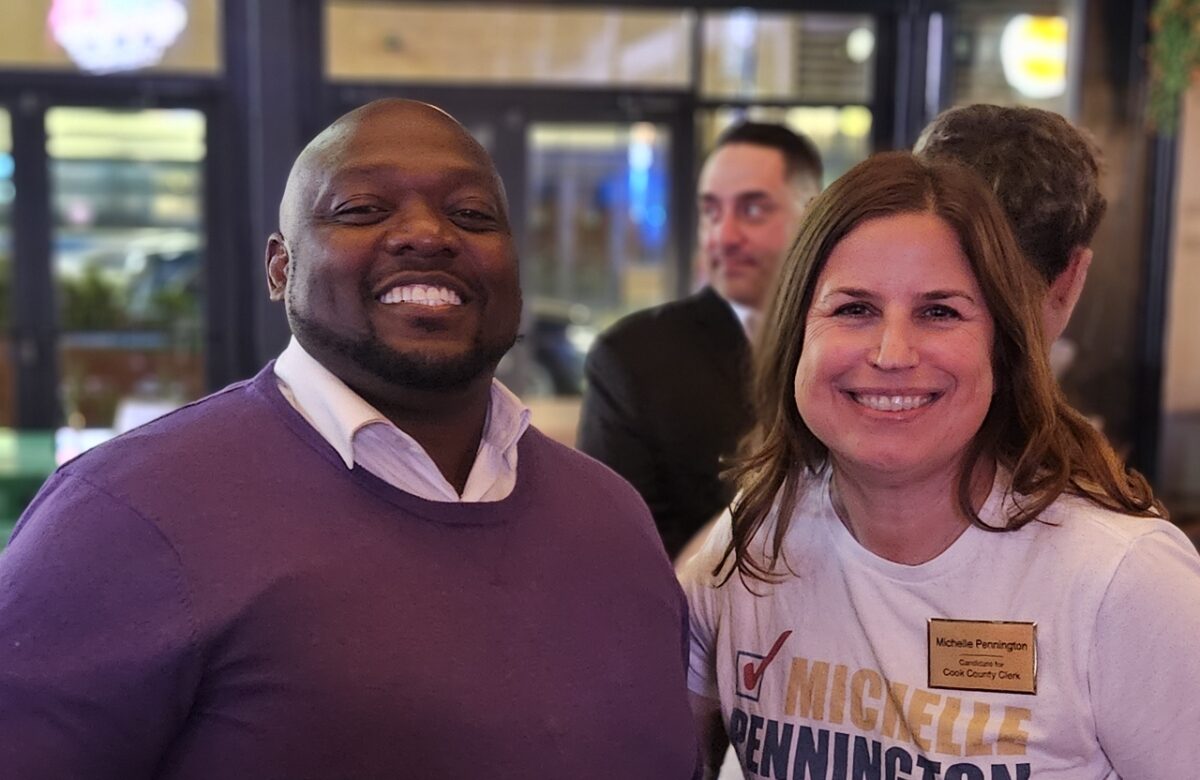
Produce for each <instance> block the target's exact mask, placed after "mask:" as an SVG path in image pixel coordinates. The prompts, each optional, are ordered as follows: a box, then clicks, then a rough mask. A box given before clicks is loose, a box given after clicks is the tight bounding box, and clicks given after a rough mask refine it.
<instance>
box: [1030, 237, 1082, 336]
mask: <svg viewBox="0 0 1200 780" xmlns="http://www.w3.org/2000/svg"><path fill="white" fill-rule="evenodd" d="M1091 265H1092V250H1091V248H1090V247H1086V246H1077V247H1075V248H1074V249H1072V250H1071V254H1070V255H1069V256H1068V258H1067V267H1066V268H1064V269H1063V272H1062V273H1061V274H1059V275H1058V277H1057V278H1056V279H1055V280H1054V281H1052V282H1051V283H1050V287H1049V289H1047V290H1046V298H1045V300H1044V301H1043V302H1042V325H1043V326H1044V328H1045V335H1046V343H1047V344H1050V343H1053V342H1054V340H1055V339H1057V338H1058V337H1059V336H1061V335H1062V333H1063V331H1064V330H1066V328H1067V322H1068V321H1069V320H1070V319H1071V312H1073V311H1075V304H1077V303H1079V296H1080V295H1082V294H1083V283H1084V282H1086V281H1087V275H1088V268H1090V267H1091Z"/></svg>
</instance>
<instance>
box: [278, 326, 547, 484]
mask: <svg viewBox="0 0 1200 780" xmlns="http://www.w3.org/2000/svg"><path fill="white" fill-rule="evenodd" d="M275 375H276V376H277V377H279V379H280V380H282V381H283V383H284V384H285V385H286V386H287V388H288V390H289V392H290V393H291V396H292V399H294V402H295V403H294V404H293V406H295V407H296V409H297V411H299V412H300V414H301V415H302V416H303V417H304V419H306V420H308V422H309V424H311V425H312V426H313V428H315V429H316V430H317V433H319V434H321V438H323V439H325V441H327V442H329V444H330V446H332V447H333V448H334V449H335V450H336V451H337V454H338V456H339V457H341V459H342V462H343V463H345V464H346V468H353V467H354V435H355V434H356V433H357V432H358V431H359V430H360V429H361V428H363V427H364V426H366V425H370V424H372V423H383V424H385V425H389V426H391V427H393V428H395V427H396V426H395V425H394V424H393V423H392V421H391V420H389V419H387V417H385V416H384V415H383V413H382V412H380V411H379V410H378V409H376V408H375V407H374V406H372V405H371V404H369V403H367V402H366V401H365V400H364V399H363V398H362V396H360V395H359V394H358V393H356V392H354V391H353V390H351V389H350V388H349V387H347V386H346V383H345V382H343V381H342V380H340V379H338V378H337V377H336V376H335V375H334V374H333V372H331V371H330V370H329V369H327V368H325V366H323V365H321V363H320V362H319V361H318V360H317V359H316V358H314V357H313V356H312V355H310V354H308V351H307V350H305V349H304V347H302V346H300V342H299V341H297V340H296V337H295V336H293V337H292V338H291V340H290V341H289V342H288V345H287V348H286V349H284V350H283V353H282V354H280V356H279V358H278V359H277V360H276V361H275ZM529 417H530V410H529V407H527V406H525V405H524V404H523V403H521V400H520V399H519V398H517V396H516V395H514V394H513V393H512V391H511V390H509V389H508V388H507V387H505V386H504V385H503V384H501V383H500V381H499V380H497V379H494V378H493V379H492V386H491V400H490V403H489V404H488V417H487V422H486V423H485V424H484V429H483V439H482V441H481V446H482V445H484V444H486V445H488V446H491V447H493V448H495V449H496V450H498V451H500V452H506V451H508V450H510V449H511V448H512V447H514V446H515V445H516V443H517V441H518V440H519V439H520V438H521V435H522V434H524V433H525V429H526V428H528V427H529ZM396 430H400V429H399V428H396ZM400 433H402V434H404V435H405V436H406V437H407V438H409V439H411V437H409V436H408V434H406V433H404V431H400ZM413 443H414V444H416V442H415V440H414V441H413ZM416 446H417V447H418V449H420V445H416Z"/></svg>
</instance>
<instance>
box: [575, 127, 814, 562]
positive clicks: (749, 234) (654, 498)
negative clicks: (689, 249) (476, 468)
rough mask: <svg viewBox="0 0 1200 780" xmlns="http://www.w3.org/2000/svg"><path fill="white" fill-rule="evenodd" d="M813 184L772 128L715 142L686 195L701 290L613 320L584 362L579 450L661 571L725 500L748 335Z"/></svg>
mask: <svg viewBox="0 0 1200 780" xmlns="http://www.w3.org/2000/svg"><path fill="white" fill-rule="evenodd" d="M821 175H822V170H821V159H820V156H819V154H818V153H817V150H816V147H815V146H814V145H813V143H812V142H811V141H810V140H808V139H807V138H805V137H803V136H799V135H797V134H796V133H793V132H792V131H791V130H788V129H787V128H785V127H782V126H780V125H771V124H761V123H755V122H745V123H742V124H739V125H735V126H734V127H732V128H730V129H729V130H727V131H726V132H725V133H723V134H722V135H721V137H720V138H718V139H717V144H716V147H715V149H714V150H713V152H712V154H711V155H709V157H708V160H707V161H706V162H705V164H704V168H703V170H702V171H701V174H700V183H699V187H698V190H699V191H698V193H697V198H698V202H699V216H700V219H699V234H700V235H699V243H700V252H701V253H702V258H703V260H704V271H705V273H706V275H707V277H708V285H707V286H705V287H704V288H703V289H702V290H700V291H699V292H698V293H696V294H694V295H692V296H689V297H687V298H684V299H683V300H680V301H674V302H671V303H667V304H664V305H662V306H658V307H655V308H652V309H647V310H645V311H640V312H637V313H635V314H632V315H630V316H628V317H626V318H624V319H622V320H621V321H620V322H618V323H616V324H615V325H613V326H612V327H611V328H610V329H609V330H607V331H606V332H605V333H603V334H602V335H601V336H600V337H599V339H597V341H596V344H595V345H594V346H593V347H592V350H591V352H590V353H589V354H588V358H587V365H586V369H585V374H586V378H587V389H586V390H585V392H584V396H583V411H582V416H581V418H580V426H579V448H580V449H581V450H583V451H584V452H586V453H588V454H589V455H592V456H594V457H596V458H598V459H599V460H601V461H603V462H604V463H606V464H608V465H609V466H611V467H612V468H613V469H614V470H615V471H616V472H617V473H619V474H621V475H622V476H623V477H625V478H626V479H628V480H629V481H630V482H631V483H633V486H634V487H635V488H637V490H638V492H639V493H641V494H642V498H644V499H645V500H646V503H647V504H649V506H650V511H651V512H652V513H653V515H654V521H655V523H656V524H657V525H658V531H659V534H660V535H661V536H662V539H663V544H664V545H665V546H666V549H667V553H668V554H669V555H670V556H671V557H672V558H674V557H676V556H677V555H678V554H679V552H680V551H681V550H682V549H683V547H684V545H686V544H687V542H688V540H689V539H691V537H692V536H693V535H694V534H695V533H696V531H698V530H699V529H700V528H702V527H703V526H704V524H705V523H707V522H708V521H709V520H711V519H712V518H713V517H714V516H716V515H717V514H719V513H720V512H721V510H722V509H724V508H725V506H726V505H727V504H728V503H729V499H730V498H731V497H732V494H731V492H730V490H729V489H728V487H727V486H725V485H722V483H721V480H720V473H721V470H722V468H723V465H722V459H724V458H728V457H729V456H731V455H733V454H734V452H735V451H736V449H737V445H738V441H739V440H740V439H741V437H742V435H743V434H744V433H745V432H746V431H747V430H749V428H750V422H751V408H750V400H749V392H750V382H749V380H750V376H749V369H750V338H749V336H750V334H751V333H752V332H753V330H754V327H755V323H756V320H757V319H758V318H759V315H760V313H761V312H762V310H763V308H764V307H765V306H766V304H767V302H768V300H769V297H770V291H771V287H772V284H773V283H774V280H775V274H776V270H777V268H778V266H779V263H780V261H781V260H782V259H783V256H784V255H785V254H786V252H787V250H788V247H789V246H791V243H792V240H793V239H794V237H795V235H796V231H797V229H798V228H799V225H800V219H801V217H802V216H803V214H804V210H805V208H806V207H807V205H808V202H809V201H810V200H811V199H812V198H813V197H814V196H815V195H816V194H817V193H818V192H819V191H820V187H821Z"/></svg>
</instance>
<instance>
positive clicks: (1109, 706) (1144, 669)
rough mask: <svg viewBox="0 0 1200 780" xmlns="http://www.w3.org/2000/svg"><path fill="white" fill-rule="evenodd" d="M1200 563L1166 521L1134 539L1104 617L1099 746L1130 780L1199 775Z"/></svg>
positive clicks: (1096, 661)
mask: <svg viewBox="0 0 1200 780" xmlns="http://www.w3.org/2000/svg"><path fill="white" fill-rule="evenodd" d="M1198 637H1200V556H1198V555H1197V554H1196V550H1195V548H1194V547H1192V545H1191V543H1190V542H1189V541H1188V540H1187V538H1186V537H1185V536H1184V535H1183V533H1182V532H1180V531H1179V529H1177V528H1175V527H1174V526H1171V525H1169V524H1167V523H1165V522H1163V523H1161V528H1160V529H1159V530H1156V531H1153V532H1150V533H1147V534H1146V535H1144V536H1141V537H1139V538H1137V539H1136V540H1134V541H1133V543H1132V544H1131V546H1130V548H1129V550H1128V552H1127V553H1126V554H1125V556H1124V558H1123V560H1122V561H1121V563H1120V565H1119V566H1118V568H1117V569H1116V572H1115V574H1114V576H1113V578H1112V580H1111V582H1110V583H1109V586H1108V589H1107V592H1106V593H1105V595H1104V599H1103V601H1102V602H1101V605H1100V609H1099V611H1098V613H1097V615H1096V628H1095V634H1094V641H1093V644H1092V647H1091V663H1090V669H1091V672H1090V674H1089V679H1090V686H1091V696H1092V702H1093V705H1092V706H1093V713H1094V715H1095V718H1096V730H1097V735H1098V737H1099V740H1100V746H1101V747H1102V748H1103V749H1104V752H1105V754H1106V755H1107V756H1108V758H1109V761H1110V762H1111V763H1112V765H1113V767H1114V768H1115V769H1116V771H1117V774H1119V775H1120V776H1121V777H1122V778H1123V780H1161V778H1167V777H1194V776H1195V774H1196V768H1197V767H1200V740H1198V739H1197V738H1196V729H1197V726H1200V653H1197V651H1196V640H1197V638H1198Z"/></svg>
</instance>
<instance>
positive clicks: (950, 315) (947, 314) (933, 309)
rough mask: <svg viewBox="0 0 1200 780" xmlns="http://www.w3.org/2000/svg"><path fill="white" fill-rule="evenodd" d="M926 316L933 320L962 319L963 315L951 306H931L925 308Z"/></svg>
mask: <svg viewBox="0 0 1200 780" xmlns="http://www.w3.org/2000/svg"><path fill="white" fill-rule="evenodd" d="M925 316H926V317H928V318H929V319H931V320H956V319H961V315H959V313H958V312H957V311H956V310H954V309H952V308H951V307H949V306H942V305H936V306H930V307H929V308H927V309H926V310H925Z"/></svg>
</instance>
